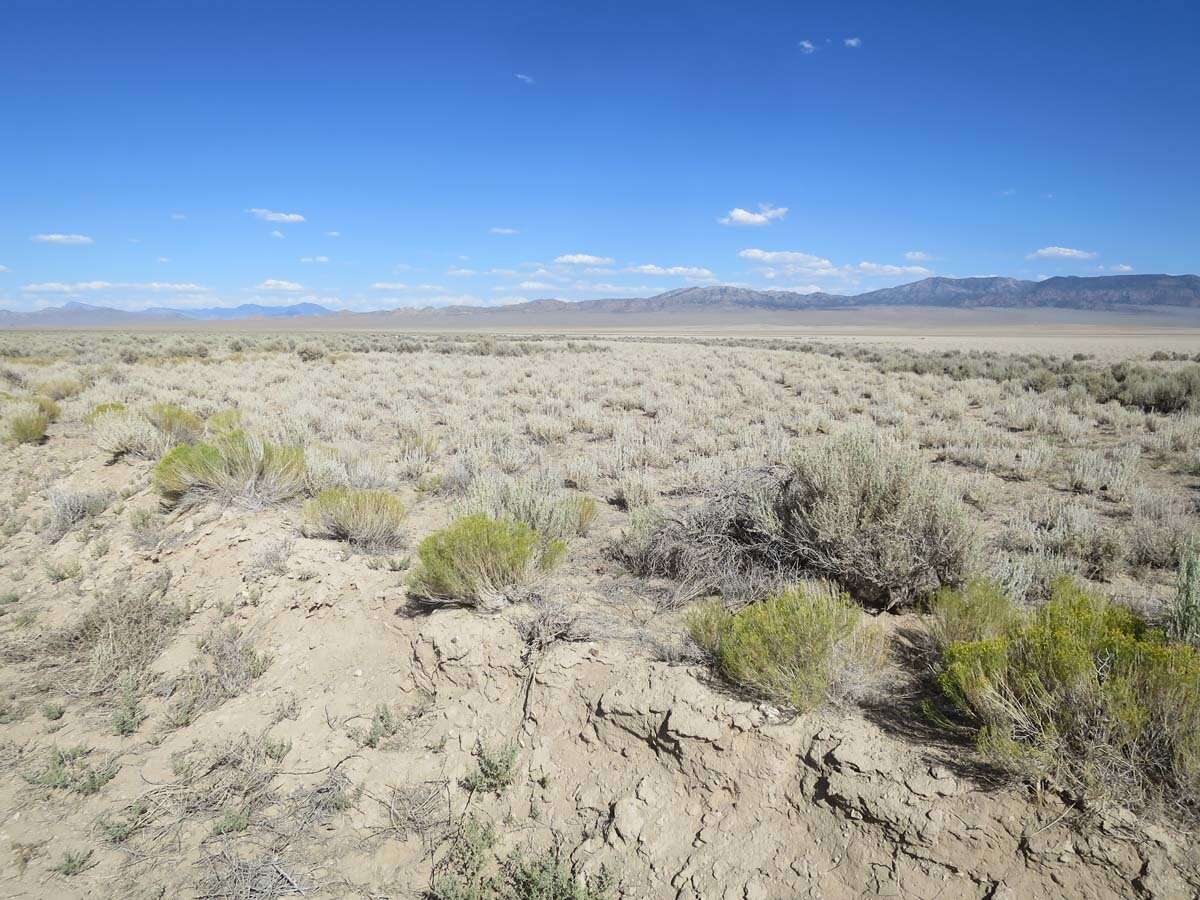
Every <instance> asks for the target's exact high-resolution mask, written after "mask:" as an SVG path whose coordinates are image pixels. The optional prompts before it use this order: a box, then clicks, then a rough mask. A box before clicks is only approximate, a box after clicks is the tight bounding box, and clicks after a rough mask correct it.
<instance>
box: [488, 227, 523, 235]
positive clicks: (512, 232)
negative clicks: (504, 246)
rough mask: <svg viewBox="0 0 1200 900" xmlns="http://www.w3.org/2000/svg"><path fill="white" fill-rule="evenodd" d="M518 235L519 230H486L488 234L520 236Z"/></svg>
mask: <svg viewBox="0 0 1200 900" xmlns="http://www.w3.org/2000/svg"><path fill="white" fill-rule="evenodd" d="M520 233H521V232H520V231H519V230H517V229H516V228H489V229H488V234H504V235H508V234H520Z"/></svg>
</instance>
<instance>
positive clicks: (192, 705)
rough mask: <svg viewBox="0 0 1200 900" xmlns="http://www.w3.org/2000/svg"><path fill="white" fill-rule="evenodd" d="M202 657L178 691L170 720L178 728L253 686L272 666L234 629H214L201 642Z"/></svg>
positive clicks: (233, 627) (174, 697) (188, 673)
mask: <svg viewBox="0 0 1200 900" xmlns="http://www.w3.org/2000/svg"><path fill="white" fill-rule="evenodd" d="M199 649H200V655H199V656H198V657H196V659H194V660H193V661H192V665H191V667H190V668H189V670H188V672H187V674H185V675H184V676H183V677H182V678H181V679H180V681H179V683H178V684H177V685H176V687H175V692H174V696H173V698H172V702H171V708H170V710H169V712H168V719H169V721H170V723H171V724H172V725H174V726H175V727H177V728H179V727H182V726H184V725H190V724H191V723H192V722H193V721H194V720H195V718H196V717H197V716H198V715H200V714H201V713H205V712H208V711H209V710H212V709H216V708H217V707H218V706H220V705H221V704H222V703H224V702H225V701H226V700H228V699H230V698H231V697H236V696H238V695H239V694H241V693H242V692H243V691H245V690H246V688H247V687H249V686H250V683H251V682H252V681H254V679H256V678H258V677H259V676H260V675H261V674H262V673H263V672H265V671H266V670H267V666H268V665H270V662H271V660H270V658H269V657H268V656H265V655H263V654H260V653H257V652H256V651H255V650H254V647H253V646H252V645H251V643H250V641H249V639H248V638H246V637H245V636H244V635H243V634H242V633H241V632H240V631H239V630H238V629H237V628H236V627H235V626H232V625H231V626H230V627H228V628H225V629H222V628H213V629H212V630H211V631H210V632H208V633H207V634H206V635H205V636H204V637H203V638H201V640H200V644H199Z"/></svg>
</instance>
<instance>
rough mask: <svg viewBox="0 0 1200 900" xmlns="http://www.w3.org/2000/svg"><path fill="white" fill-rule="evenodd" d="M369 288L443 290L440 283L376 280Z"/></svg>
mask: <svg viewBox="0 0 1200 900" xmlns="http://www.w3.org/2000/svg"><path fill="white" fill-rule="evenodd" d="M371 288H372V289H373V290H376V291H445V290H446V288H445V287H444V286H442V285H440V284H405V283H404V282H402V281H377V282H375V283H374V284H373V285H371Z"/></svg>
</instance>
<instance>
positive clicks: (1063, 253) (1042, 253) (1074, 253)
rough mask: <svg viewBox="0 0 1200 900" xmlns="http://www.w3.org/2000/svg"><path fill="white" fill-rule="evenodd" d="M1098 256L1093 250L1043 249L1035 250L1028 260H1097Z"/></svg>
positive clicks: (1070, 248) (1069, 248)
mask: <svg viewBox="0 0 1200 900" xmlns="http://www.w3.org/2000/svg"><path fill="white" fill-rule="evenodd" d="M1097 256H1098V254H1096V253H1093V252H1092V251H1091V250H1075V249H1074V248H1072V247H1042V248H1041V249H1040V250H1034V251H1033V252H1032V253H1030V254H1029V255H1028V256H1027V257H1025V258H1026V259H1095V258H1096V257H1097Z"/></svg>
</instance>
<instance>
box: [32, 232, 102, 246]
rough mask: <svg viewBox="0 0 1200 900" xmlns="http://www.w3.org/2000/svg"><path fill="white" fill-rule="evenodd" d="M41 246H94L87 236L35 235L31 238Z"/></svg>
mask: <svg viewBox="0 0 1200 900" xmlns="http://www.w3.org/2000/svg"><path fill="white" fill-rule="evenodd" d="M30 240H31V241H35V242H36V243H39V244H94V243H95V241H93V240H92V239H91V238H90V237H89V236H88V235H86V234H35V235H34V236H33V237H31V238H30Z"/></svg>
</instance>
